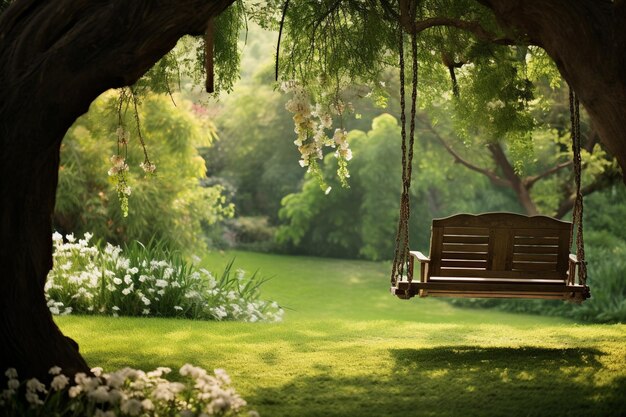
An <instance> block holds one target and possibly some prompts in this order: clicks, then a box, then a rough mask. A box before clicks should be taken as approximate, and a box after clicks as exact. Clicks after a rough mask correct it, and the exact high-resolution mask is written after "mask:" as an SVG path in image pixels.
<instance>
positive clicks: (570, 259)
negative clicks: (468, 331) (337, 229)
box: [391, 213, 590, 302]
mask: <svg viewBox="0 0 626 417" xmlns="http://www.w3.org/2000/svg"><path fill="white" fill-rule="evenodd" d="M571 228H572V224H571V223H570V222H564V221H560V220H556V219H553V218H550V217H546V216H525V215H520V214H514V213H485V214H479V215H472V214H458V215H455V216H451V217H447V218H443V219H434V220H433V223H432V229H431V231H432V234H431V241H430V256H429V257H427V256H425V255H424V254H422V253H421V252H417V251H413V252H410V254H411V256H410V260H409V271H408V275H409V277H411V278H412V279H411V280H409V279H406V278H405V279H403V280H400V281H398V282H397V283H396V285H395V286H393V287H392V288H391V292H392V293H393V294H395V295H396V296H398V297H399V298H404V299H406V298H411V297H413V296H415V295H418V296H420V297H427V296H432V297H472V298H538V299H562V300H571V301H577V302H581V301H583V300H585V299H587V298H589V296H590V295H589V287H587V286H586V285H582V284H580V283H577V282H576V276H577V269H578V268H579V265H580V261H579V260H578V259H577V258H576V256H575V255H572V254H570V253H569V246H570V233H571ZM416 266H419V274H418V275H416V274H414V273H415V272H416V271H415V267H416ZM418 276H419V280H418V279H417V278H418Z"/></svg>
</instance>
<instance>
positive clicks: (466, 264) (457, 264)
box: [441, 259, 487, 269]
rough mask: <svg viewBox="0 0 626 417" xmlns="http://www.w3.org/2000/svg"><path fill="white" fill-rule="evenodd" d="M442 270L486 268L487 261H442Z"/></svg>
mask: <svg viewBox="0 0 626 417" xmlns="http://www.w3.org/2000/svg"><path fill="white" fill-rule="evenodd" d="M441 266H442V267H443V268H449V267H451V268H483V269H485V268H487V261H486V260H485V261H470V260H458V259H454V260H442V261H441Z"/></svg>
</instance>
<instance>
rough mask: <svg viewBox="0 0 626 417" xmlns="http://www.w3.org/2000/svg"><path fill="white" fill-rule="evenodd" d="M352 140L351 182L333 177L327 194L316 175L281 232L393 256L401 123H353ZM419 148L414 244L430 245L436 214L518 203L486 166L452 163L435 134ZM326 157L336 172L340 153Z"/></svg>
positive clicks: (345, 249) (311, 244)
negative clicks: (364, 127)
mask: <svg viewBox="0 0 626 417" xmlns="http://www.w3.org/2000/svg"><path fill="white" fill-rule="evenodd" d="M349 141H350V143H351V146H352V148H353V151H354V155H355V158H354V160H353V162H352V163H351V166H350V171H351V178H350V188H348V189H342V188H341V187H340V186H339V184H337V183H336V181H331V184H332V185H333V190H332V191H331V192H330V193H329V194H328V195H325V194H324V192H323V191H322V190H320V188H319V186H317V181H316V179H315V178H312V177H308V178H307V180H306V181H305V183H304V185H303V187H302V191H301V192H299V193H296V194H291V195H288V196H286V197H285V198H284V200H283V206H284V207H283V209H282V210H281V217H282V218H283V219H284V221H285V224H284V225H282V226H281V228H280V229H279V234H278V238H279V240H281V241H283V242H290V243H291V245H292V247H293V248H294V250H296V251H297V252H300V253H310V254H317V255H323V256H342V257H356V256H359V257H365V258H367V259H374V260H377V259H390V258H391V257H392V256H393V249H394V244H395V240H394V234H393V233H394V231H395V228H396V225H397V220H398V213H399V207H400V202H399V197H398V196H399V194H400V189H401V179H400V174H401V172H400V168H399V167H400V153H399V152H398V149H399V147H400V127H399V126H398V123H397V121H396V119H395V118H394V117H392V116H390V115H382V116H379V117H377V118H376V119H374V121H373V123H372V129H371V130H370V131H369V132H368V133H364V132H361V131H352V132H351V133H350V135H349ZM415 153H416V155H418V156H419V160H418V161H416V164H415V170H414V171H413V187H412V189H411V190H412V200H413V201H412V203H413V212H414V213H413V214H414V215H413V220H412V223H411V232H412V236H411V238H412V242H413V244H414V247H416V248H427V247H428V239H429V236H428V230H429V228H430V219H432V218H433V217H445V216H448V215H452V214H454V213H457V212H480V211H498V210H516V209H517V206H516V203H515V201H514V200H513V199H512V198H511V197H510V196H507V195H506V194H500V193H497V192H494V191H492V190H490V188H489V187H488V186H487V181H486V180H485V179H484V178H483V177H482V176H480V175H479V174H475V173H468V172H466V171H464V170H463V169H461V168H459V167H456V166H454V165H451V164H447V163H446V161H447V160H449V157H448V155H447V154H446V152H445V150H443V149H442V147H441V146H437V143H435V141H434V140H433V138H432V137H429V136H428V135H424V136H422V137H421V138H420V141H418V142H417V143H416V149H415ZM326 161H327V162H329V163H328V164H326V165H325V169H327V170H328V171H330V172H332V170H334V169H335V167H334V166H333V164H332V159H331V158H329V157H327V159H326Z"/></svg>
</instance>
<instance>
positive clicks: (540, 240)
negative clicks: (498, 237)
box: [514, 236, 559, 245]
mask: <svg viewBox="0 0 626 417" xmlns="http://www.w3.org/2000/svg"><path fill="white" fill-rule="evenodd" d="M514 243H515V244H516V245H558V244H559V238H558V237H528V236H523V237H520V236H517V237H515V240H514Z"/></svg>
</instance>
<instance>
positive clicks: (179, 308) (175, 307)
mask: <svg viewBox="0 0 626 417" xmlns="http://www.w3.org/2000/svg"><path fill="white" fill-rule="evenodd" d="M174 310H177V311H182V310H183V308H182V307H181V306H174Z"/></svg>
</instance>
